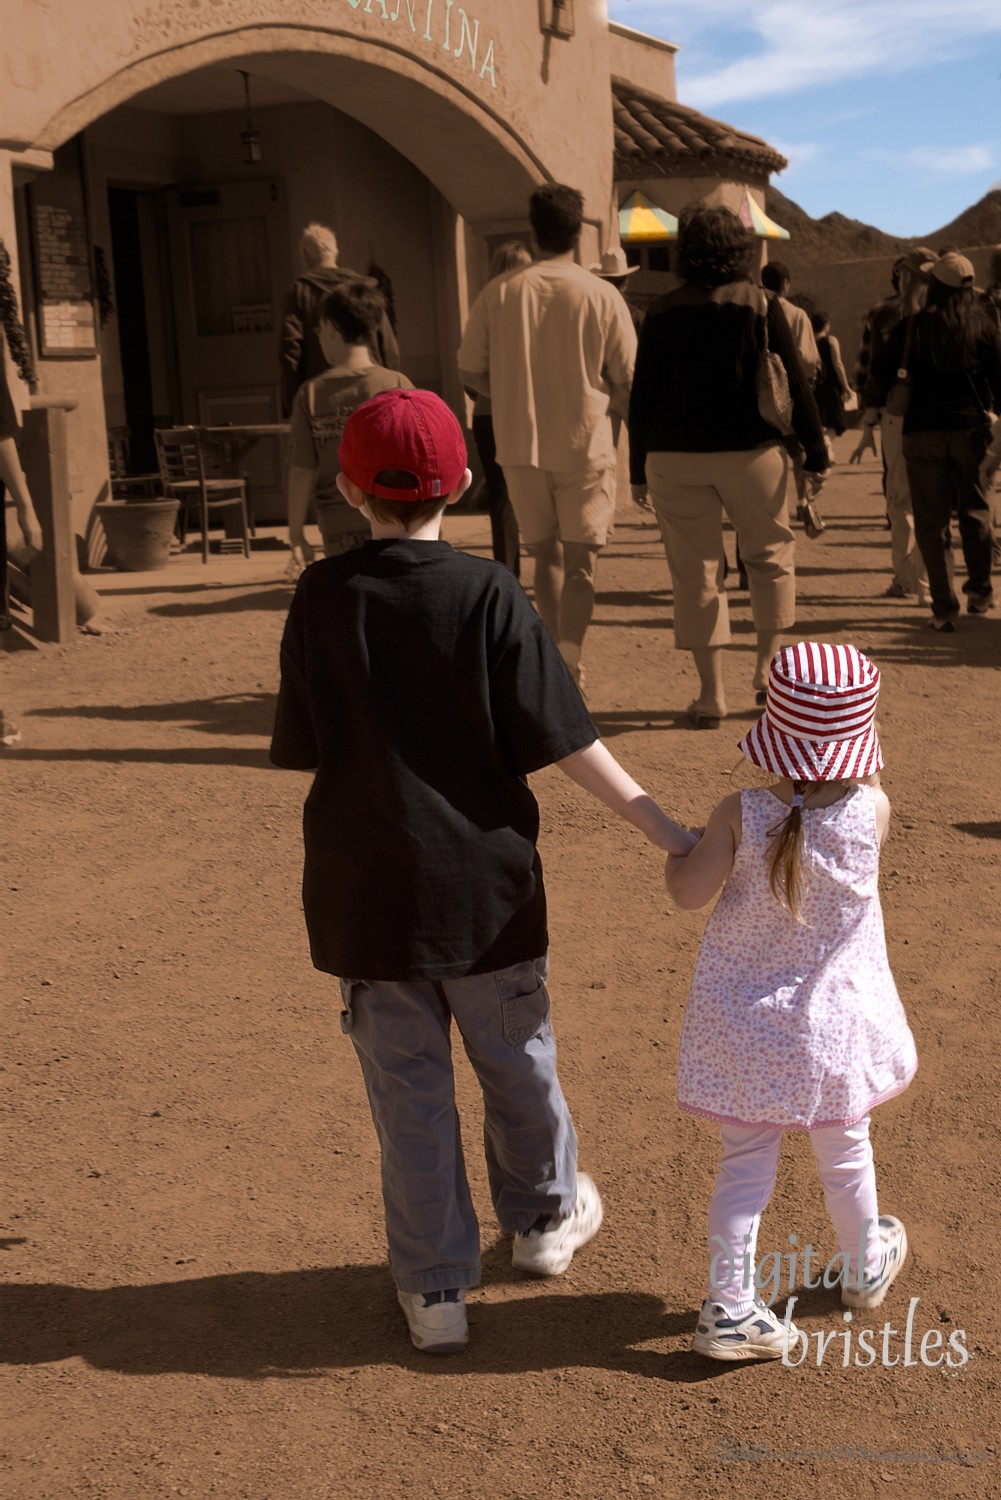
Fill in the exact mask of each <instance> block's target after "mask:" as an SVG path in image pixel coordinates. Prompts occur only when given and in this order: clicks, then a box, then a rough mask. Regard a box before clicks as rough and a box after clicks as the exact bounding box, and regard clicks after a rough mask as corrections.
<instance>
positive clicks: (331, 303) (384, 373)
mask: <svg viewBox="0 0 1001 1500" xmlns="http://www.w3.org/2000/svg"><path fill="white" fill-rule="evenodd" d="M385 316H386V303H385V299H384V297H383V295H382V293H381V292H380V291H379V289H378V287H377V286H376V285H375V283H374V282H373V281H360V280H359V281H347V282H345V283H344V284H343V285H342V286H337V287H335V288H334V290H333V291H331V292H328V293H327V296H326V297H325V298H324V300H323V303H322V307H321V312H320V321H319V324H318V326H317V336H318V338H319V341H320V347H321V348H322V350H323V353H324V357H325V358H326V360H327V363H328V365H329V366H330V368H329V369H328V370H325V371H324V372H323V374H322V375H317V376H315V377H314V379H312V380H307V381H306V383H305V384H304V385H301V386H300V387H299V390H298V391H297V392H296V396H295V400H294V401H293V403H292V415H291V431H290V433H289V475H288V492H287V496H288V539H289V546H290V547H291V548H292V561H291V565H290V569H289V571H290V573H291V574H292V575H293V576H294V577H298V575H299V573H301V571H302V569H303V568H304V567H305V566H306V565H307V564H308V563H311V562H312V561H313V558H314V557H315V555H316V554H315V552H314V549H313V547H312V545H311V544H310V543H309V542H307V541H306V537H305V535H304V532H303V527H304V526H305V524H306V512H307V511H308V509H309V501H310V497H311V496H312V497H313V498H314V499H315V501H316V520H317V524H318V526H319V528H320V535H321V537H322V538H323V555H324V556H325V557H336V556H337V554H338V553H339V552H347V551H349V550H350V548H352V547H361V546H363V545H364V544H365V542H367V541H368V539H369V530H368V525H367V523H366V521H365V520H364V518H363V517H361V516H359V515H358V514H357V513H356V512H355V511H353V510H352V509H351V507H350V506H349V505H346V504H345V503H344V501H343V500H342V499H341V496H340V494H339V493H338V489H337V469H338V465H337V447H338V444H339V443H340V440H341V434H342V433H343V431H344V424H345V422H346V421H347V419H348V417H349V416H350V415H351V413H352V412H353V411H354V409H355V407H356V406H360V405H361V403H362V402H363V401H367V400H368V398H369V397H370V396H374V395H375V394H376V392H377V391H385V390H392V389H394V388H397V387H400V388H404V389H407V390H409V389H410V388H411V382H410V381H409V380H408V379H407V377H406V376H405V375H401V374H400V373H399V371H397V370H386V369H383V367H382V365H379V364H376V362H375V360H374V358H373V356H372V343H373V340H374V339H375V337H376V335H377V333H378V330H379V328H380V326H381V324H382V321H383V319H384V318H385Z"/></svg>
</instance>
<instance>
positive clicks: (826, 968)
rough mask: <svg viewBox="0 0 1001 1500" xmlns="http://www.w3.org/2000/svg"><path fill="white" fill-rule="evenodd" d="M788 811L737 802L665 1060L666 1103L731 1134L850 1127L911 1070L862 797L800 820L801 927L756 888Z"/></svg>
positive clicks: (764, 887)
mask: <svg viewBox="0 0 1001 1500" xmlns="http://www.w3.org/2000/svg"><path fill="white" fill-rule="evenodd" d="M787 812H788V809H787V807H786V806H785V805H784V804H783V803H781V802H780V801H779V799H778V798H777V797H776V796H774V794H773V793H772V792H770V791H768V790H767V789H766V788H763V787H756V788H752V789H749V790H745V791H743V792H742V793H741V821H742V834H741V840H740V844H739V846H738V848H737V852H736V855H735V856H734V862H733V869H732V870H731V872H730V877H729V879H728V880H727V883H726V885H725V887H724V889H723V892H722V894H721V896H720V898H719V901H718V902H717V904H716V908H715V910H714V911H713V913H712V915H711V916H710V918H709V921H708V923H707V924H706V929H705V934H704V936H703V939H702V946H701V949H700V950H699V956H698V960H697V962H696V965H695V973H694V975H693V978H692V985H691V989H690V991H689V995H688V1005H687V1007H686V1010H685V1020H684V1025H683V1027H682V1033H681V1050H680V1055H679V1058H678V1104H679V1106H680V1107H681V1109H683V1110H685V1111H687V1112H688V1113H689V1114H695V1115H704V1116H706V1117H708V1118H709V1119H713V1120H722V1121H726V1122H727V1123H731V1124H737V1125H772V1126H775V1127H777V1128H778V1129H781V1130H819V1129H821V1128H823V1127H824V1126H832V1125H850V1124H854V1123H855V1121H856V1120H860V1119H861V1118H862V1117H863V1115H865V1114H867V1113H868V1112H869V1110H870V1109H871V1108H872V1107H873V1105H875V1104H879V1103H880V1102H881V1101H882V1100H884V1099H889V1098H891V1097H892V1096H893V1095H894V1094H899V1093H900V1092H901V1091H902V1090H903V1089H905V1088H906V1087H907V1085H908V1084H909V1083H910V1081H911V1079H912V1078H913V1076H914V1072H915V1070H916V1068H917V1056H916V1054H915V1050H914V1039H913V1037H912V1036H911V1033H910V1029H909V1027H908V1025H907V1018H906V1016H905V1015H904V1009H903V1006H902V1005H901V1003H900V997H899V995H898V994H897V987H896V985H895V984H894V982H893V975H892V974H891V973H890V965H889V962H888V960H887V956H886V940H885V937H884V935H883V914H882V911H881V909H880V904H879V892H878V875H879V835H878V833H877V830H876V800H875V794H874V792H873V789H872V788H871V787H869V786H858V787H856V788H854V789H853V790H851V791H849V792H848V793H847V795H846V796H844V797H843V798H841V800H840V801H838V802H836V803H833V804H832V805H831V806H830V807H817V808H810V807H805V808H804V809H803V827H804V840H803V863H802V880H801V911H800V915H801V917H802V922H797V921H796V919H795V918H794V917H793V916H792V915H791V914H790V913H789V912H788V911H787V910H786V908H785V907H784V906H783V905H781V903H780V902H779V901H778V900H777V899H776V897H775V896H774V895H773V894H772V891H771V887H770V886H769V883H768V870H769V865H770V858H771V848H772V847H773V846H774V840H773V839H770V838H769V836H768V831H769V829H775V828H776V827H777V826H778V825H779V824H781V822H782V820H783V818H784V817H785V816H786V815H787Z"/></svg>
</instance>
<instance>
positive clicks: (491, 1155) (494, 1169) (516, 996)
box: [443, 959, 577, 1234]
mask: <svg viewBox="0 0 1001 1500" xmlns="http://www.w3.org/2000/svg"><path fill="white" fill-rule="evenodd" d="M545 967H546V965H545V960H544V959H539V960H537V961H536V962H535V963H521V964H515V965H513V966H512V967H511V968H508V969H500V970H496V971H494V972H493V973H489V974H473V975H469V976H467V977H466V978H463V979H447V980H445V981H444V982H443V983H444V990H445V994H446V997H447V1000H448V1004H449V1007H450V1009H451V1011H452V1014H453V1015H454V1017H455V1021H456V1025H457V1026H458V1028H459V1031H460V1033H461V1035H462V1042H463V1046H464V1047H465V1049H466V1055H467V1056H468V1058H469V1061H470V1063H471V1064H472V1066H473V1070H474V1071H475V1073H476V1076H477V1078H478V1080H479V1083H480V1087H481V1089H482V1090H483V1106H484V1117H483V1141H484V1150H485V1152H486V1159H487V1174H488V1177H489V1182H490V1193H491V1196H492V1198H493V1203H494V1209H495V1211H496V1214H497V1219H498V1222H499V1224H500V1226H501V1228H502V1229H503V1230H504V1231H505V1232H506V1233H508V1234H516V1233H517V1234H522V1233H524V1232H525V1231H526V1230H528V1229H530V1228H531V1227H532V1225H533V1224H534V1223H535V1221H536V1220H537V1219H538V1218H540V1217H548V1216H550V1215H551V1216H554V1217H557V1218H566V1217H567V1216H568V1215H569V1214H571V1213H572V1212H573V1208H574V1204H575V1201H576V1180H577V1136H576V1134H575V1133H574V1127H573V1121H572V1120H571V1118H570V1111H569V1109H568V1107H567V1103H566V1100H565V1099H564V1097H563V1091H562V1089H561V1088H560V1083H559V1079H558V1077H557V1075H556V1041H555V1038H554V1036H553V1031H552V1026H551V1024H550V1006H549V995H548V992H547V990H546V984H545V978H544V974H545Z"/></svg>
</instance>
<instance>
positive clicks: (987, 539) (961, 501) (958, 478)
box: [946, 427, 994, 612]
mask: <svg viewBox="0 0 1001 1500" xmlns="http://www.w3.org/2000/svg"><path fill="white" fill-rule="evenodd" d="M990 436H991V431H990V428H989V427H975V428H972V429H968V430H966V431H962V432H950V433H947V435H946V437H947V441H948V445H949V456H950V459H951V461H952V466H953V472H954V474H955V486H956V489H955V493H956V512H957V514H958V516H959V539H960V542H961V543H962V547H963V560H964V562H965V563H966V573H967V582H966V583H965V584H964V585H963V593H964V594H967V595H968V596H969V600H970V608H971V612H975V611H976V610H977V609H979V610H980V611H983V610H984V609H987V608H989V607H990V604H991V601H992V600H993V595H994V586H993V584H992V583H991V566H992V559H991V541H992V536H993V528H992V525H991V508H990V502H989V500H988V498H987V493H986V491H985V490H984V487H983V485H982V484H981V483H980V465H981V463H982V462H983V459H984V455H985V454H986V452H987V448H988V446H989V443H990Z"/></svg>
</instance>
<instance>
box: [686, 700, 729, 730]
mask: <svg viewBox="0 0 1001 1500" xmlns="http://www.w3.org/2000/svg"><path fill="white" fill-rule="evenodd" d="M686 713H687V715H688V722H689V724H691V726H692V728H693V729H718V728H719V726H720V724H721V723H722V720H723V716H722V715H721V714H707V713H703V711H702V709H701V708H696V706H695V704H694V703H689V705H688V708H687V710H686Z"/></svg>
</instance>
